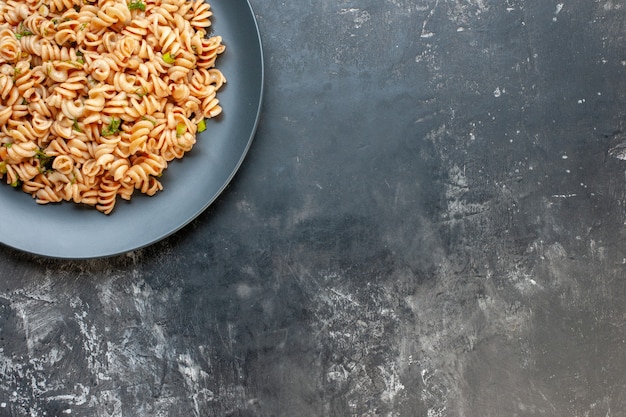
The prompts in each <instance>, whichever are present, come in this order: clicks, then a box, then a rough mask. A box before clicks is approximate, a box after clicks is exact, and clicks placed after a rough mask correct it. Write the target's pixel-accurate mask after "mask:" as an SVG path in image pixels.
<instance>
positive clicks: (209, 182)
mask: <svg viewBox="0 0 626 417" xmlns="http://www.w3.org/2000/svg"><path fill="white" fill-rule="evenodd" d="M210 3H211V7H212V9H213V13H214V16H213V33H214V34H215V35H220V36H222V38H223V41H224V44H225V45H226V51H225V52H224V54H223V55H221V56H220V57H219V58H218V61H217V65H218V68H219V69H220V70H222V72H223V73H224V74H225V76H226V78H227V80H228V83H227V85H226V86H225V87H224V88H223V89H222V90H220V92H219V93H218V98H219V99H220V102H221V105H222V108H223V114H222V116H220V118H219V120H211V121H209V123H207V130H206V131H204V132H203V133H201V134H200V135H199V138H198V142H197V144H196V145H195V146H194V148H193V150H192V151H191V152H190V153H188V154H187V155H186V156H185V157H184V158H183V159H182V160H180V161H174V162H172V163H171V164H170V165H169V167H168V169H167V171H166V172H165V174H164V175H163V177H161V182H162V183H163V187H164V189H163V191H161V192H159V193H157V194H156V195H155V196H154V197H145V196H143V195H140V193H136V195H134V196H133V199H132V201H130V202H125V201H123V200H118V204H117V205H116V208H115V210H114V211H113V213H111V214H110V215H108V216H107V215H104V214H102V213H99V212H98V211H97V210H95V209H90V208H84V207H80V206H78V205H76V204H73V203H61V204H54V205H52V204H48V205H44V206H42V205H38V204H37V203H35V201H34V200H33V199H32V197H31V196H30V195H28V194H26V193H24V192H22V191H17V190H14V189H12V188H11V187H10V186H8V185H6V184H0V242H2V243H4V244H5V245H8V246H11V247H13V248H16V249H19V250H22V251H25V252H30V253H34V254H38V255H43V256H49V257H56V258H72V259H79V258H96V257H105V256H111V255H116V254H120V253H123V252H128V251H131V250H134V249H139V248H142V247H145V246H147V245H150V244H152V243H155V242H157V241H159V240H161V239H163V238H165V237H166V236H168V235H170V234H172V233H174V232H176V231H178V230H179V229H181V228H182V227H183V226H185V225H186V224H188V223H189V222H190V221H191V220H193V219H194V218H196V217H197V216H198V215H199V214H200V213H202V212H203V211H204V210H205V209H206V208H207V207H208V206H209V205H210V204H211V203H212V202H213V201H214V200H215V199H216V198H217V197H218V195H219V194H220V193H221V192H222V190H223V189H224V188H225V187H226V185H228V183H229V182H230V180H231V179H232V177H233V175H235V172H236V171H237V169H238V168H239V166H240V164H241V163H242V161H243V159H244V157H245V155H246V153H247V151H248V148H249V146H250V143H251V142H252V139H253V137H254V133H255V130H256V125H257V120H258V117H259V111H260V107H261V100H262V95H263V54H262V49H261V41H260V37H259V31H258V27H257V24H256V20H255V17H254V14H253V12H252V9H251V8H250V5H249V4H248V2H247V0H212V1H210Z"/></svg>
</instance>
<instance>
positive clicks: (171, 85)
mask: <svg viewBox="0 0 626 417" xmlns="http://www.w3.org/2000/svg"><path fill="white" fill-rule="evenodd" d="M212 14H213V12H212V10H211V6H210V5H209V4H208V3H205V2H204V1H203V0H95V1H94V0H52V1H49V2H40V1H36V0H27V1H25V2H21V1H19V0H0V178H2V179H4V180H5V182H7V183H8V184H11V185H12V186H14V187H21V189H22V190H23V191H24V192H27V193H29V194H31V195H32V196H33V198H34V199H35V201H36V202H37V203H39V204H49V203H57V202H61V201H72V202H74V203H77V204H86V205H90V206H93V207H95V208H96V209H97V210H99V211H101V212H103V213H105V214H109V213H112V212H113V210H114V207H115V202H116V200H117V198H118V197H119V198H122V199H124V200H130V199H131V197H132V195H133V193H134V192H135V191H136V190H138V192H141V193H144V194H147V195H154V194H155V193H157V192H158V191H160V190H162V188H163V186H162V184H161V182H160V181H159V179H158V178H159V177H160V176H161V175H163V173H164V171H165V170H166V169H167V166H168V162H169V161H171V160H173V159H179V158H183V157H184V155H185V154H186V153H188V152H190V151H191V150H192V148H193V146H194V145H195V143H196V134H197V132H198V130H201V129H200V128H199V125H198V124H199V123H202V124H204V119H210V118H212V117H216V116H217V115H218V114H220V113H221V111H222V108H221V106H220V103H219V100H218V97H217V94H218V91H219V90H220V88H221V87H222V86H223V84H224V83H225V82H226V78H225V77H224V75H223V74H222V72H221V71H220V70H219V69H217V68H215V63H216V60H217V57H218V56H219V55H220V54H222V53H223V52H224V50H225V47H224V45H223V43H222V38H221V37H219V36H208V35H207V33H208V32H207V31H208V28H209V27H210V26H211V20H210V19H211V17H212Z"/></svg>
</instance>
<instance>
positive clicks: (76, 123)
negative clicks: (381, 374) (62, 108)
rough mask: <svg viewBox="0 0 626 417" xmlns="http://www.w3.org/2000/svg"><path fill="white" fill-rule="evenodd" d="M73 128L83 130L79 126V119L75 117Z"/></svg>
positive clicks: (78, 130)
mask: <svg viewBox="0 0 626 417" xmlns="http://www.w3.org/2000/svg"><path fill="white" fill-rule="evenodd" d="M72 129H74V130H75V131H77V132H82V130H81V129H80V126H78V120H76V119H74V123H73V124H72Z"/></svg>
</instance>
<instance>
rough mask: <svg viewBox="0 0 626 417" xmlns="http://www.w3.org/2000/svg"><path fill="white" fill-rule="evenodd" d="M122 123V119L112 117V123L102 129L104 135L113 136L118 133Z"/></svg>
mask: <svg viewBox="0 0 626 417" xmlns="http://www.w3.org/2000/svg"><path fill="white" fill-rule="evenodd" d="M121 124H122V119H116V118H115V117H113V118H111V124H109V125H108V126H107V127H105V128H104V129H102V136H111V135H115V134H117V133H118V132H119V131H120V125H121Z"/></svg>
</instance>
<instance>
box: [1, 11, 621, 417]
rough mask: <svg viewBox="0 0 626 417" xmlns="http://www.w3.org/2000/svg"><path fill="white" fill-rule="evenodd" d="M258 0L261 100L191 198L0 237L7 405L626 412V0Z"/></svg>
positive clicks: (99, 410)
mask: <svg viewBox="0 0 626 417" xmlns="http://www.w3.org/2000/svg"><path fill="white" fill-rule="evenodd" d="M216 1H217V0H216ZM219 1H225V0H219ZM251 3H252V6H253V8H254V10H255V13H256V16H257V19H258V23H259V27H260V31H261V35H262V38H263V44H264V49H265V58H266V77H267V78H266V96H265V104H264V108H263V112H262V116H261V120H260V125H259V131H258V134H257V136H256V139H255V141H254V143H253V146H252V148H251V150H250V153H249V154H248V157H247V159H246V161H245V163H244V165H243V166H242V168H241V170H240V171H239V173H238V175H237V176H236V177H235V180H234V181H233V183H232V184H231V186H230V187H229V188H228V189H227V190H226V191H225V192H224V194H223V195H222V196H221V197H220V198H219V199H218V201H217V202H216V203H215V204H214V205H213V206H211V208H210V209H209V210H208V211H207V212H205V213H204V214H203V215H201V216H200V217H199V218H198V219H196V220H195V221H194V222H193V223H191V224H190V225H189V226H188V227H186V228H185V229H183V230H182V231H181V232H179V233H177V234H175V235H174V236H172V237H170V238H168V239H166V240H164V241H162V242H160V243H158V244H155V245H153V246H151V247H149V248H146V249H143V250H138V251H136V252H132V253H128V254H125V255H123V256H119V257H114V258H110V259H100V260H90V261H80V262H77V261H61V260H51V259H46V258H40V257H36V256H32V255H27V254H23V253H19V252H16V251H14V250H11V249H8V248H4V247H2V248H0V276H1V278H2V281H1V283H2V284H1V286H0V416H63V415H70V414H71V415H76V416H97V417H101V416H115V417H119V416H172V417H173V416H202V417H204V416H245V417H252V416H258V417H261V416H262V417H270V416H285V417H291V416H299V417H308V416H333V417H347V416H389V417H396V416H398V417H399V416H424V417H444V416H467V417H473V416H494V417H500V416H541V415H547V416H603V417H604V416H619V415H624V410H625V409H626V389H625V388H626V349H625V340H626V327H625V316H626V303H624V295H625V290H626V253H625V251H624V249H625V248H626V245H625V243H624V241H623V240H622V239H624V232H625V231H626V227H625V214H626V213H625V207H624V201H625V195H624V192H625V190H626V187H625V180H626V178H625V174H624V173H625V169H626V161H624V160H623V159H620V158H624V155H626V152H624V151H623V149H622V147H621V146H620V145H622V141H624V140H625V139H626V133H625V132H624V131H623V124H624V120H626V118H625V108H624V104H625V99H626V94H625V93H624V91H625V87H626V86H625V84H626V76H625V75H626V74H625V70H626V54H625V53H624V52H625V48H624V45H625V39H624V38H625V36H626V25H625V22H626V20H625V17H626V16H625V14H626V3H625V2H624V0H594V1H590V0H569V1H567V2H565V1H563V2H558V1H551V0H527V1H522V0H498V1H496V0H413V1H409V0H361V1H358V2H357V1H343V0H333V1H327V0H321V1H310V0H299V1H284V2H278V1H268V0H251ZM164 192H166V191H164ZM3 221H10V219H4V220H3ZM42 238H51V239H52V238H55V237H54V236H46V235H45V231H42Z"/></svg>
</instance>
